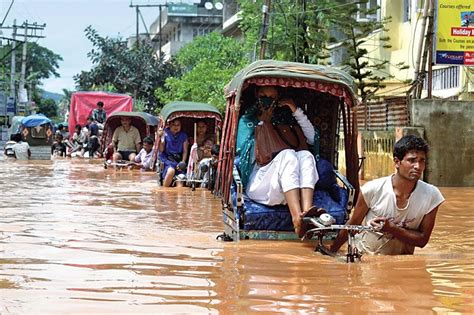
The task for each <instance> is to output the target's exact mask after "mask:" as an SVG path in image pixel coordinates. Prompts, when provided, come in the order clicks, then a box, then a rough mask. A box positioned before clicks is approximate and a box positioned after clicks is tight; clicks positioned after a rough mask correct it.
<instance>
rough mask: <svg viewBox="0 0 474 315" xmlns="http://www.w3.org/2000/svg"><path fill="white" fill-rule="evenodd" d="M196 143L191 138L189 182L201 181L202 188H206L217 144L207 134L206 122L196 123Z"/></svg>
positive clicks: (212, 137)
mask: <svg viewBox="0 0 474 315" xmlns="http://www.w3.org/2000/svg"><path fill="white" fill-rule="evenodd" d="M196 126H197V128H196V141H194V139H193V138H191V141H190V142H191V143H193V145H192V147H191V151H190V154H189V163H188V169H187V174H186V176H187V178H188V180H194V179H195V180H198V181H201V187H206V186H207V185H208V182H209V166H210V163H211V158H212V154H211V149H212V147H213V146H214V143H215V140H214V139H215V137H214V135H210V134H208V133H207V130H208V126H207V124H206V122H205V121H204V120H199V121H198V122H197V123H196Z"/></svg>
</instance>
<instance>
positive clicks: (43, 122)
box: [20, 114, 54, 146]
mask: <svg viewBox="0 0 474 315" xmlns="http://www.w3.org/2000/svg"><path fill="white" fill-rule="evenodd" d="M20 133H21V134H22V137H23V140H24V141H26V142H28V144H29V145H30V146H51V145H52V144H53V142H54V128H53V123H52V121H51V120H50V119H49V118H48V117H46V116H45V115H43V114H35V115H30V116H26V117H24V118H23V119H22V120H21V123H20Z"/></svg>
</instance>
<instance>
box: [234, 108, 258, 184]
mask: <svg viewBox="0 0 474 315" xmlns="http://www.w3.org/2000/svg"><path fill="white" fill-rule="evenodd" d="M257 123H258V120H257V115H256V109H255V107H251V108H249V109H247V110H246V111H245V113H244V114H243V115H242V117H240V119H239V126H238V129H237V145H236V150H237V151H236V154H237V156H239V157H240V158H239V169H240V180H241V181H242V184H243V186H244V187H246V186H247V183H248V180H249V177H250V174H251V173H252V170H253V168H254V166H255V159H254V150H255V127H256V126H257Z"/></svg>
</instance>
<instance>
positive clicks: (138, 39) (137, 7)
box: [130, 5, 140, 48]
mask: <svg viewBox="0 0 474 315" xmlns="http://www.w3.org/2000/svg"><path fill="white" fill-rule="evenodd" d="M130 6H131V5H130ZM135 11H136V15H137V25H136V28H137V38H136V40H135V41H136V43H137V48H138V47H140V25H139V23H138V18H139V16H140V7H139V6H138V5H137V6H135Z"/></svg>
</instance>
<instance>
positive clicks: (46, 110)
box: [36, 98, 58, 118]
mask: <svg viewBox="0 0 474 315" xmlns="http://www.w3.org/2000/svg"><path fill="white" fill-rule="evenodd" d="M36 105H37V106H38V110H37V112H38V113H39V114H43V115H45V116H46V117H49V118H56V117H57V115H58V106H57V105H56V102H55V101H54V100H53V99H51V98H47V99H41V100H39V101H38V103H37V104H36Z"/></svg>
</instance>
